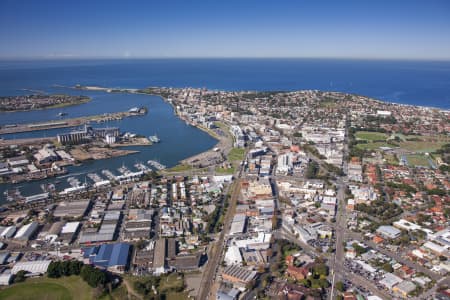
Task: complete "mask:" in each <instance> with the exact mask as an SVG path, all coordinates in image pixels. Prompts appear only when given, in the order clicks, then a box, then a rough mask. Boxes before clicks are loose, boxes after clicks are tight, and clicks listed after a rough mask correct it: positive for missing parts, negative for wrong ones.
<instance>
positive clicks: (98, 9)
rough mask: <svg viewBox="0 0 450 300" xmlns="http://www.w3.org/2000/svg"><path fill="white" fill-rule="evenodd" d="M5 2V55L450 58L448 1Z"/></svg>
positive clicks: (1, 18)
mask: <svg viewBox="0 0 450 300" xmlns="http://www.w3.org/2000/svg"><path fill="white" fill-rule="evenodd" d="M131 4H132V5H130V4H128V3H124V2H120V1H94V2H90V1H85V0H81V1H76V2H61V1H56V0H43V1H25V0H22V1H11V0H5V1H2V2H1V3H0V25H1V26H0V42H1V44H2V47H1V48H0V59H2V60H21V59H119V58H133V59H172V58H318V59H364V60H366V59H370V60H373V59H377V60H379V59H381V60H399V59H402V60H436V61H447V60H450V34H449V33H450V17H449V16H450V2H449V1H444V0H435V1H427V2H423V1H405V0H399V1H395V2H392V1H377V2H362V1H357V0H349V1H345V2H341V1H340V2H336V1H322V2H320V3H316V2H314V3H311V2H308V1H295V2H292V1H284V0H283V1H277V2H276V3H272V2H261V1H256V0H248V1H237V0H230V1H226V2H215V1H214V2H212V1H195V0H193V1H181V0H169V1H164V2H159V1H158V2H157V1H133V2H132V3H131Z"/></svg>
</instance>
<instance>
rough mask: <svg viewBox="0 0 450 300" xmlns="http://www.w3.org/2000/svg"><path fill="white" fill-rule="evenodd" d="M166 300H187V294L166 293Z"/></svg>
mask: <svg viewBox="0 0 450 300" xmlns="http://www.w3.org/2000/svg"><path fill="white" fill-rule="evenodd" d="M167 299H170V300H187V299H190V298H189V293H187V292H181V293H168V294H167Z"/></svg>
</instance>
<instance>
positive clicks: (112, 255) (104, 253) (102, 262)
mask: <svg viewBox="0 0 450 300" xmlns="http://www.w3.org/2000/svg"><path fill="white" fill-rule="evenodd" d="M130 250H131V245H130V244H127V243H116V244H103V245H101V246H96V247H91V248H85V249H83V257H84V258H85V259H89V262H90V263H91V264H93V265H95V266H96V267H98V268H102V269H106V270H108V271H110V272H114V273H124V272H125V270H126V269H127V267H128V265H129V256H130Z"/></svg>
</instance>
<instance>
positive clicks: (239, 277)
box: [222, 265, 256, 287]
mask: <svg viewBox="0 0 450 300" xmlns="http://www.w3.org/2000/svg"><path fill="white" fill-rule="evenodd" d="M255 277H256V272H255V271H249V270H247V269H245V268H242V267H239V266H237V265H232V266H228V267H226V268H225V269H224V270H223V272H222V278H223V280H224V281H228V282H231V283H233V284H235V285H237V286H241V287H245V286H246V285H247V284H248V283H249V282H250V281H252V280H253V279H254V278H255Z"/></svg>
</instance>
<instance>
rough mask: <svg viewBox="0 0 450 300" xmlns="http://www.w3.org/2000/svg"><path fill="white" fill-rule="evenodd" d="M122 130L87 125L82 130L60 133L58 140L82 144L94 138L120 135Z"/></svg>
mask: <svg viewBox="0 0 450 300" xmlns="http://www.w3.org/2000/svg"><path fill="white" fill-rule="evenodd" d="M119 135H120V131H119V128H118V127H105V128H93V127H90V126H87V125H85V126H84V128H83V129H82V130H77V131H71V132H69V133H64V134H58V135H57V139H58V142H59V143H61V144H63V145H67V144H81V143H85V142H87V141H90V140H92V139H93V138H103V139H104V138H106V136H109V137H110V138H112V137H118V136H119Z"/></svg>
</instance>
